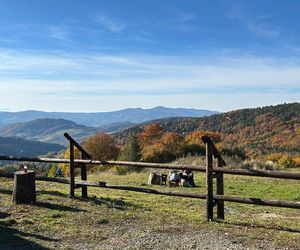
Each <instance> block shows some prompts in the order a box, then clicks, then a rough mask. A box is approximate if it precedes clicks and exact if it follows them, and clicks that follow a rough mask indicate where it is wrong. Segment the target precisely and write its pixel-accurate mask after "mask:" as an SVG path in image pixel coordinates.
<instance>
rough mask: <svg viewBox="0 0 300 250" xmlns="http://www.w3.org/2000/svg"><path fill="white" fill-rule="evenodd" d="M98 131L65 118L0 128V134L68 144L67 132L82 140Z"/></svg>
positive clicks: (20, 123)
mask: <svg viewBox="0 0 300 250" xmlns="http://www.w3.org/2000/svg"><path fill="white" fill-rule="evenodd" d="M97 131H98V129H97V128H91V127H86V126H84V125H79V124H76V123H75V122H72V121H68V120H65V119H49V118H45V119H37V120H33V121H29V122H19V123H14V124H10V125H7V126H5V127H2V128H0V136H6V137H20V138H23V139H28V140H36V141H42V142H48V143H58V144H62V145H67V144H68V141H67V140H66V139H65V138H64V136H63V134H64V133H65V132H68V133H69V134H71V135H72V136H73V137H74V138H76V139H77V140H78V141H81V140H83V139H84V138H86V137H88V136H89V135H91V134H94V133H96V132H97Z"/></svg>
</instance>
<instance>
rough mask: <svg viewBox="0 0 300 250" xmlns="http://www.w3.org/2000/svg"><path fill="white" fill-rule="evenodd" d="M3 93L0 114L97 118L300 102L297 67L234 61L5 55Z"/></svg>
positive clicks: (0, 75) (292, 62) (1, 56)
mask: <svg viewBox="0 0 300 250" xmlns="http://www.w3.org/2000/svg"><path fill="white" fill-rule="evenodd" d="M0 88H1V92H0V107H2V109H5V108H8V109H17V110H19V109H33V108H35V109H44V110H69V111H70V110H73V111H79V110H80V111H97V110H98V111H99V110H105V109H106V110H111V109H118V108H122V107H123V108H124V107H127V106H132V107H134V106H135V107H136V106H142V107H150V106H157V105H166V106H190V107H198V108H199V107H200V108H205V107H206V108H213V109H216V110H229V109H231V108H234V107H235V105H236V107H238V105H240V106H244V107H246V106H255V105H256V106H258V105H265V104H272V103H278V102H289V101H297V100H299V92H300V62H299V61H298V60H297V59H293V58H285V59H283V58H275V57H273V58H272V57H269V58H263V57H255V56H246V55H232V54H231V55H228V54H223V55H219V56H218V57H214V56H208V55H202V56H199V55H198V56H197V55H186V56H185V57H183V56H159V55H157V56H154V55H146V54H136V55H132V54H131V55H112V54H98V55H95V54H91V55H88V54H62V53H58V52H57V53H55V52H52V53H46V52H45V53H41V52H35V51H13V50H2V51H1V50H0ZM11 96H14V98H11ZM210 98H212V99H210ZM67 100H70V101H71V103H73V101H74V103H75V102H78V103H79V104H80V105H79V106H76V105H77V104H74V106H72V105H71V104H69V103H67ZM104 102H105V104H104ZM155 102H156V104H155ZM134 103H136V104H135V105H134ZM152 104H153V105H152ZM109 107H110V108H109ZM236 107H235V108H236Z"/></svg>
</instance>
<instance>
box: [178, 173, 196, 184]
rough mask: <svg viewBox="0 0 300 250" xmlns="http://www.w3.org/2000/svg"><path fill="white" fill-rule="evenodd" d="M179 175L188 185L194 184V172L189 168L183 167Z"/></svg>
mask: <svg viewBox="0 0 300 250" xmlns="http://www.w3.org/2000/svg"><path fill="white" fill-rule="evenodd" d="M179 176H180V178H181V179H183V180H185V181H187V183H188V185H189V186H190V187H195V186H196V185H195V182H194V174H193V172H192V171H191V170H188V169H185V170H183V171H180V173H179Z"/></svg>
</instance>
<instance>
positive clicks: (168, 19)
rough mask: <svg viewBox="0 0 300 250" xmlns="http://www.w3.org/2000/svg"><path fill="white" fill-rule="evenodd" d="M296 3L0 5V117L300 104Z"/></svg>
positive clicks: (154, 0) (116, 0) (49, 0)
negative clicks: (26, 113) (13, 113)
mask: <svg viewBox="0 0 300 250" xmlns="http://www.w3.org/2000/svg"><path fill="white" fill-rule="evenodd" d="M299 24H300V1H298V0H286V1H279V0H264V1H261V0H243V1H237V0H231V1H228V0H218V1H217V0H215V1H214V0H202V1H199V0H163V1H162V0H151V1H150V0H85V1H82V0H45V1H40V0H26V1H19V0H0V111H21V110H44V111H70V112H79V111H80V112H101V111H112V110H119V109H123V108H130V107H131V108H135V107H141V108H151V107H155V106H166V107H181V108H199V109H209V110H217V111H230V110H234V109H241V108H247V107H258V106H266V105H275V104H279V103H285V102H286V103H289V102H299V99H300V25H299Z"/></svg>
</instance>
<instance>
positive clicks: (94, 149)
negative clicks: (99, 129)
mask: <svg viewBox="0 0 300 250" xmlns="http://www.w3.org/2000/svg"><path fill="white" fill-rule="evenodd" d="M84 148H85V149H86V150H87V152H88V153H89V154H90V155H91V156H92V158H93V159H94V160H115V159H117V157H118V154H119V151H120V149H119V147H118V146H117V145H116V142H115V140H114V139H113V138H112V137H111V136H110V135H108V134H105V133H97V134H95V135H92V136H90V137H89V138H88V139H87V140H86V141H85V142H84Z"/></svg>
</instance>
